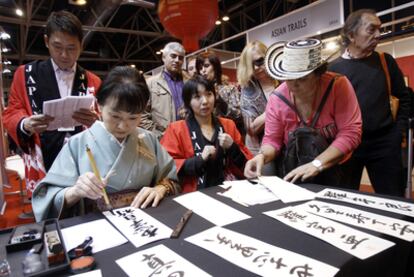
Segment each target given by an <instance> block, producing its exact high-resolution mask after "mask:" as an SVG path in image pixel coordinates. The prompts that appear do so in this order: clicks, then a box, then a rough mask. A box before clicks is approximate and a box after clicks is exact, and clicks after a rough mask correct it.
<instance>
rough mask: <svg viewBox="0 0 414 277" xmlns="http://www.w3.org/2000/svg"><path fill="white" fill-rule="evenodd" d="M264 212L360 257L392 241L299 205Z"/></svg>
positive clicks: (363, 257) (378, 250)
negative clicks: (309, 211) (307, 210)
mask: <svg viewBox="0 0 414 277" xmlns="http://www.w3.org/2000/svg"><path fill="white" fill-rule="evenodd" d="M264 214H266V215H268V216H270V217H273V218H274V219H276V220H279V221H281V222H283V223H285V224H286V225H289V226H290V227H292V228H295V229H298V230H299V231H302V232H305V233H307V234H309V235H312V236H314V237H317V238H319V239H321V240H324V241H326V242H327V243H330V244H332V245H333V246H335V247H338V248H339V249H342V250H344V251H346V252H347V253H349V254H351V255H354V256H355V257H358V258H360V259H366V258H369V257H371V256H373V255H375V254H377V253H379V252H381V251H383V250H385V249H387V248H389V247H391V246H393V245H394V243H393V242H390V241H388V240H384V239H381V238H378V237H375V236H372V235H370V234H367V233H364V232H361V231H358V230H356V229H353V228H350V227H347V226H345V225H343V224H340V223H337V222H335V221H332V220H329V219H326V218H323V217H320V216H317V215H313V214H310V213H308V212H306V211H304V210H303V209H301V208H300V206H299V207H286V208H283V209H279V210H274V211H270V212H265V213H264Z"/></svg>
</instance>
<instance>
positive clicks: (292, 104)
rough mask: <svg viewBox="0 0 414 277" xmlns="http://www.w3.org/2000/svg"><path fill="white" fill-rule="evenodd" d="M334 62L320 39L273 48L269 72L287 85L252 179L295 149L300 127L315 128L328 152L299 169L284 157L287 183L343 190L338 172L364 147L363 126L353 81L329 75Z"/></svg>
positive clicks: (273, 109)
mask: <svg viewBox="0 0 414 277" xmlns="http://www.w3.org/2000/svg"><path fill="white" fill-rule="evenodd" d="M332 59H333V55H332V53H329V52H327V50H326V49H325V48H322V42H321V41H320V40H317V39H301V40H294V41H290V42H288V43H286V44H285V43H278V44H274V45H272V46H271V47H269V49H268V50H267V53H266V57H265V65H266V69H267V71H268V73H269V74H270V76H272V77H273V78H275V79H277V80H280V81H285V82H284V83H283V84H282V85H280V86H279V87H278V88H277V89H276V91H275V93H273V94H272V95H271V96H270V99H269V102H268V104H267V106H266V119H265V135H264V138H263V141H262V146H261V149H260V151H259V153H258V154H257V155H256V156H255V157H254V158H253V159H251V160H250V161H249V162H248V163H247V164H246V168H245V175H246V177H248V178H253V177H256V176H258V175H261V170H262V167H263V164H265V163H269V162H271V161H272V160H274V159H275V158H276V157H277V156H280V155H281V154H283V150H284V149H287V150H286V151H288V150H289V147H288V146H289V145H290V144H289V141H291V140H293V139H294V138H295V137H294V136H295V134H296V132H295V131H296V130H298V129H299V127H311V129H312V131H315V133H319V134H320V136H321V137H322V138H323V139H324V140H325V142H326V146H327V147H326V148H324V149H323V150H322V151H321V152H319V154H318V155H317V156H312V157H311V156H307V157H306V159H305V158H303V159H301V160H300V162H298V163H296V164H294V165H293V166H292V163H290V161H291V160H292V159H290V158H291V156H290V155H284V156H283V157H284V158H285V159H284V160H283V162H284V163H283V166H284V168H285V169H286V170H284V172H283V175H284V179H285V180H286V181H291V182H313V183H317V184H322V185H330V186H335V185H337V186H338V185H339V183H338V181H339V180H338V179H339V176H337V174H336V173H337V169H336V168H333V167H334V166H335V165H337V164H338V163H339V162H341V161H343V160H344V158H346V157H347V156H349V155H350V153H352V151H353V150H354V149H355V148H356V147H357V146H358V145H359V143H360V142H361V127H362V122H361V111H360V110H359V106H358V102H357V99H356V97H355V92H354V89H353V87H352V85H351V83H350V82H349V80H348V79H347V78H346V77H345V76H337V74H334V73H332V72H327V71H326V68H327V66H326V64H327V63H328V62H329V61H330V60H332ZM321 103H323V104H322V105H321ZM319 107H321V110H319ZM302 130H303V129H302ZM296 142H297V145H298V146H297V147H302V148H305V149H306V150H308V149H307V148H311V147H313V145H300V141H299V139H298V140H296ZM289 154H292V153H289ZM313 154H315V153H312V155H313ZM300 158H302V157H300ZM287 161H289V163H287Z"/></svg>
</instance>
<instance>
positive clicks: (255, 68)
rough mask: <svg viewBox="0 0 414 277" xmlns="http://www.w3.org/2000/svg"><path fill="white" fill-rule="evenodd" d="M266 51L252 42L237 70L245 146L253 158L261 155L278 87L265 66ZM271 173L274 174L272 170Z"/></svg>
mask: <svg viewBox="0 0 414 277" xmlns="http://www.w3.org/2000/svg"><path fill="white" fill-rule="evenodd" d="M266 50H267V47H266V45H264V44H263V43H262V42H260V41H253V42H249V43H248V44H247V45H246V46H245V47H244V49H243V52H242V53H241V56H240V61H239V65H238V67H237V80H238V82H239V85H240V87H241V104H240V106H241V111H242V115H243V119H244V125H245V129H246V146H247V147H248V148H249V150H250V151H251V152H252V153H254V154H257V152H258V151H259V149H260V145H261V141H262V138H263V135H264V123H265V109H266V104H267V101H268V99H269V96H270V94H271V93H272V92H273V91H274V90H275V88H276V87H277V85H278V84H279V83H278V82H277V81H275V80H274V79H272V78H271V77H270V76H269V75H268V74H267V73H266V70H265V66H264V61H265V60H264V57H265V54H266ZM269 170H270V171H272V169H270V168H269ZM265 174H266V173H265ZM269 174H274V172H269Z"/></svg>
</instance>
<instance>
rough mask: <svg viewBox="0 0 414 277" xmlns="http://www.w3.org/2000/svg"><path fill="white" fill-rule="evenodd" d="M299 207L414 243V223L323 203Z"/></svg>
mask: <svg viewBox="0 0 414 277" xmlns="http://www.w3.org/2000/svg"><path fill="white" fill-rule="evenodd" d="M297 207H300V208H303V209H304V210H306V211H307V212H309V213H313V214H316V215H320V216H323V217H327V218H330V219H333V220H336V221H340V222H344V223H348V224H351V225H354V226H358V227H361V228H365V229H368V230H372V231H376V232H379V233H383V234H387V235H390V236H393V237H397V238H400V239H403V240H406V241H414V223H411V222H408V221H404V220H400V219H396V218H392V217H388V216H382V215H379V214H375V213H369V212H365V211H362V210H358V209H354V208H350V207H346V206H342V205H335V204H331V203H326V202H321V201H310V202H306V203H304V204H302V205H299V206H297Z"/></svg>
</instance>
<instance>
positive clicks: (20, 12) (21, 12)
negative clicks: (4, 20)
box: [16, 8, 23, 16]
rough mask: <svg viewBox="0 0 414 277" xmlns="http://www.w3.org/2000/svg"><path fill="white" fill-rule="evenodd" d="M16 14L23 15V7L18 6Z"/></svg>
mask: <svg viewBox="0 0 414 277" xmlns="http://www.w3.org/2000/svg"><path fill="white" fill-rule="evenodd" d="M16 14H17V15H18V16H23V11H22V10H21V9H19V8H17V9H16Z"/></svg>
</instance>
